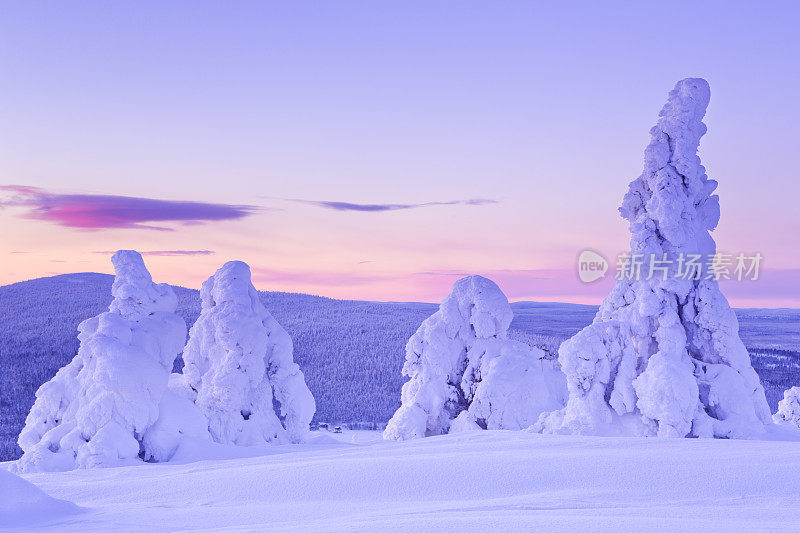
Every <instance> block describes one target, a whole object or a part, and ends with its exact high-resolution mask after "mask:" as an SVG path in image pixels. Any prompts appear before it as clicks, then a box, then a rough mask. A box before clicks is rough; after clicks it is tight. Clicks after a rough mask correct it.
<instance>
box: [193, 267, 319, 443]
mask: <svg viewBox="0 0 800 533" xmlns="http://www.w3.org/2000/svg"><path fill="white" fill-rule="evenodd" d="M200 297H201V299H202V310H201V313H200V317H199V318H198V319H197V322H195V324H194V325H193V326H192V328H191V330H190V332H189V342H188V343H187V344H186V349H185V350H184V353H183V360H184V362H185V366H184V369H183V373H184V384H185V390H184V394H185V395H186V397H188V398H190V399H191V400H192V401H194V402H195V404H196V405H197V406H198V407H199V408H200V410H201V411H202V412H203V413H204V414H205V416H206V417H207V419H208V428H209V431H210V432H211V436H212V437H213V439H214V440H215V441H216V442H219V443H225V444H238V445H243V446H249V445H255V444H262V443H265V442H276V443H283V442H287V441H288V442H301V441H302V440H303V439H304V438H305V437H306V435H307V433H308V424H309V422H311V418H312V417H313V416H314V411H315V410H316V405H315V402H314V397H313V396H312V394H311V391H310V390H309V389H308V386H307V385H306V382H305V379H304V377H303V373H302V372H301V371H300V367H299V366H298V365H297V364H296V363H295V362H294V359H293V355H292V339H291V338H290V337H289V334H288V333H286V330H284V329H283V328H282V327H281V326H280V324H278V323H277V322H276V321H275V319H274V318H273V317H272V315H271V314H270V313H269V311H267V310H266V308H264V305H263V304H262V303H261V300H260V299H259V296H258V292H257V291H256V289H255V288H254V287H253V284H252V283H251V281H250V267H248V266H247V264H245V263H242V262H241V261H230V262H228V263H225V265H224V266H223V267H222V268H220V269H219V270H217V272H216V273H215V274H214V275H213V276H212V277H210V278H209V279H208V280H206V281H205V282H204V283H203V286H202V288H201V289H200Z"/></svg>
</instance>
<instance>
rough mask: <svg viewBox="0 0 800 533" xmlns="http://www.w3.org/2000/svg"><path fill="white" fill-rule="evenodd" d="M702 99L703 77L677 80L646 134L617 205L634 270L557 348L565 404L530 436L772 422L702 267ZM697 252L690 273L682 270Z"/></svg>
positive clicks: (705, 198)
mask: <svg viewBox="0 0 800 533" xmlns="http://www.w3.org/2000/svg"><path fill="white" fill-rule="evenodd" d="M709 98H710V91H709V87H708V83H707V82H706V81H705V80H703V79H696V78H688V79H685V80H682V81H679V82H678V83H677V85H676V86H675V88H674V90H673V91H672V92H670V94H669V99H668V101H667V104H666V105H665V106H664V108H663V109H662V110H661V113H660V118H659V120H658V123H657V124H656V126H655V127H653V129H651V130H650V134H651V141H650V144H649V145H648V147H647V149H646V150H645V157H644V171H643V172H642V174H641V176H639V177H638V178H636V179H635V180H634V181H633V182H631V184H630V187H629V190H628V193H627V194H626V195H625V198H624V200H623V202H622V207H621V208H620V212H621V214H622V216H623V217H624V218H625V219H626V220H628V222H629V226H630V231H631V234H632V236H631V254H632V255H631V258H632V259H630V261H631V262H630V263H629V265H633V263H634V262H635V261H641V263H642V264H641V267H640V268H641V270H640V275H636V272H635V269H631V270H630V271H629V272H626V273H625V275H624V276H621V278H622V279H618V280H617V282H616V285H615V286H614V289H613V290H612V291H611V293H610V294H609V295H608V296H607V297H606V299H605V300H604V302H603V304H602V305H601V306H600V310H599V311H598V313H597V315H596V317H595V319H594V321H593V323H592V324H591V325H590V326H588V327H586V328H584V329H583V330H582V331H580V332H579V333H577V334H576V335H575V336H574V337H572V338H571V339H569V340H567V341H566V342H564V343H563V344H562V345H561V347H560V349H559V360H560V362H561V366H562V368H563V370H564V372H565V373H566V375H567V385H568V387H569V399H568V402H567V405H566V407H565V408H563V409H561V410H559V411H556V412H553V413H549V414H545V415H543V416H542V417H541V419H540V420H539V422H538V423H537V425H536V429H538V430H540V431H545V432H559V433H592V434H602V433H612V434H613V433H616V434H638V435H656V434H657V435H659V436H675V437H684V436H698V437H727V438H730V437H747V436H750V435H754V434H758V433H760V432H763V431H764V428H765V424H768V423H769V422H770V412H769V407H768V405H767V402H766V399H765V396H764V388H763V387H762V386H761V383H760V381H759V378H758V375H757V374H756V372H755V371H754V370H753V368H752V366H751V364H750V356H749V354H748V353H747V350H746V349H745V347H744V345H743V344H742V341H741V340H740V338H739V334H738V331H739V325H738V321H737V319H736V315H735V314H734V312H733V310H732V309H731V308H730V306H729V305H728V302H727V300H726V299H725V297H724V296H723V295H722V293H721V292H720V289H719V286H718V284H717V281H716V279H715V277H714V275H713V272H712V268H710V267H711V260H710V258H711V257H713V254H715V252H716V244H715V243H714V240H713V239H712V238H711V235H710V233H709V232H710V231H711V230H713V229H714V228H715V227H716V225H717V223H718V221H719V198H718V196H717V195H712V194H711V193H712V192H713V191H714V190H715V189H716V187H717V182H716V181H714V180H710V179H708V177H707V176H706V173H705V168H704V167H703V166H702V165H701V164H700V158H699V157H698V156H697V149H698V146H699V144H700V137H702V136H703V135H704V134H705V133H706V126H705V124H703V122H702V119H703V117H704V115H705V112H706V107H707V106H708V102H709ZM637 257H638V259H636V258H637ZM697 257H701V258H702V261H700V264H701V273H700V275H699V276H698V275H697V274H696V273H695V271H694V270H692V271H691V272H689V273H687V272H686V271H685V270H686V269H687V264H688V261H689V260H695V261H696V258H697ZM692 258H695V259H692ZM654 259H655V260H657V261H659V263H658V264H656V263H655V262H653V261H654ZM656 266H657V267H659V269H658V270H656V269H651V267H656ZM665 266H666V267H667V268H668V270H667V271H662V270H661V268H663V267H665ZM681 268H684V269H685V270H684V271H683V272H682V271H681ZM651 272H655V273H656V274H655V275H653V276H651V275H650V273H651Z"/></svg>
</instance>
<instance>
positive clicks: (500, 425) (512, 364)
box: [384, 276, 566, 440]
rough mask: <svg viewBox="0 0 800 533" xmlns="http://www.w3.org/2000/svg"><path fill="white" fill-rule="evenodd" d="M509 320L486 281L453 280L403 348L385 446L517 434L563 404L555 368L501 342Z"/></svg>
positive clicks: (535, 353)
mask: <svg viewBox="0 0 800 533" xmlns="http://www.w3.org/2000/svg"><path fill="white" fill-rule="evenodd" d="M512 318H513V312H512V311H511V307H510V306H509V304H508V300H507V299H506V297H505V295H504V294H503V292H502V291H501V290H500V288H499V287H498V286H497V285H495V284H494V282H492V281H491V280H488V279H486V278H484V277H481V276H469V277H466V278H463V279H460V280H458V281H457V282H456V283H455V284H454V285H453V289H452V291H451V292H450V294H449V295H448V296H447V297H446V298H445V299H444V301H442V303H441V305H440V306H439V310H438V311H437V312H436V313H434V314H433V315H432V316H430V317H429V318H428V319H426V320H425V321H424V322H423V323H422V325H421V326H420V327H419V329H418V330H417V332H416V333H415V334H414V335H413V336H412V337H411V339H409V341H408V344H406V361H405V364H404V365H403V375H404V376H408V377H409V378H410V379H409V381H408V382H406V383H405V384H404V385H403V389H402V393H401V402H402V405H401V406H400V408H399V409H398V410H397V412H396V413H395V414H394V416H393V417H392V419H391V420H390V421H389V423H388V425H387V427H386V431H385V432H384V438H386V439H393V440H405V439H411V438H417V437H425V436H430V435H439V434H443V433H448V432H451V431H464V430H472V429H481V428H483V429H522V428H524V427H528V426H529V425H531V424H532V423H534V422H535V421H536V419H537V418H538V416H539V414H540V413H542V411H546V410H552V409H555V408H558V407H560V406H562V405H563V404H564V400H565V397H566V388H565V387H566V386H565V384H564V377H563V375H561V373H560V371H559V370H558V369H557V368H556V366H555V362H554V361H552V360H548V359H546V358H545V354H544V352H543V351H542V350H539V349H538V348H533V347H530V346H528V345H526V344H523V343H521V342H518V341H512V340H509V339H508V338H507V332H508V327H509V325H510V324H511V320H512Z"/></svg>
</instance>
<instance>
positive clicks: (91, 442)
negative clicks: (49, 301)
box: [16, 250, 186, 472]
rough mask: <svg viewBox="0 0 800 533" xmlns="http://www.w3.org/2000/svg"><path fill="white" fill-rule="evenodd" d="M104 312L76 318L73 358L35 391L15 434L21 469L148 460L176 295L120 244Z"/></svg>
mask: <svg viewBox="0 0 800 533" xmlns="http://www.w3.org/2000/svg"><path fill="white" fill-rule="evenodd" d="M111 262H112V263H113V264H114V270H115V271H116V277H115V279H114V284H113V286H112V289H111V292H112V295H113V297H114V300H113V301H112V302H111V305H110V306H109V310H108V311H107V312H104V313H101V314H100V315H98V316H96V317H93V318H89V319H88V320H84V321H83V322H81V324H80V325H79V326H78V331H79V335H78V339H79V340H80V348H79V349H78V354H77V355H76V356H75V358H74V359H73V360H72V361H71V362H70V363H69V364H68V365H67V366H65V367H63V368H61V369H60V370H59V371H58V372H57V373H56V375H55V376H54V377H53V379H51V380H50V381H48V382H47V383H45V384H44V385H42V386H41V387H40V388H39V390H38V391H37V392H36V401H35V403H34V405H33V407H32V408H31V411H30V413H29V414H28V417H27V419H26V421H25V427H24V428H23V430H22V432H21V433H20V436H19V445H20V447H21V448H22V450H23V452H24V454H23V456H22V458H21V459H20V460H19V461H18V462H17V464H16V469H18V470H20V471H23V472H30V471H50V470H69V469H73V468H91V467H105V466H116V465H126V464H132V463H136V462H138V461H141V460H152V459H153V453H152V450H151V449H150V448H149V446H148V439H147V438H146V436H147V435H148V433H149V432H150V431H151V429H152V428H153V426H154V424H156V421H157V420H158V418H159V412H160V409H159V405H160V403H161V400H162V397H163V396H164V393H165V391H167V383H168V380H169V375H170V371H171V370H172V364H173V362H174V360H175V357H176V356H177V355H178V353H180V351H181V348H182V347H183V343H184V340H185V339H186V324H185V323H184V321H183V319H181V318H180V317H178V316H177V315H175V314H174V311H175V307H176V305H177V300H176V298H175V294H174V293H173V291H172V288H170V287H169V286H168V285H166V284H155V283H153V281H152V279H151V278H150V273H149V272H148V271H147V269H146V268H145V266H144V262H143V261H142V257H141V255H139V253H137V252H134V251H131V250H120V251H118V252H117V253H115V254H114V256H113V257H112V258H111Z"/></svg>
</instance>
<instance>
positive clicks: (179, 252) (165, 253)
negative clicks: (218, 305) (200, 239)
mask: <svg viewBox="0 0 800 533" xmlns="http://www.w3.org/2000/svg"><path fill="white" fill-rule="evenodd" d="M94 253H96V254H106V255H112V254H114V251H113V250H102V251H98V252H94ZM139 253H140V254H142V255H154V256H163V257H169V256H176V255H178V256H181V255H213V254H215V253H216V252H215V251H214V250H151V251H145V252H139Z"/></svg>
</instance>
